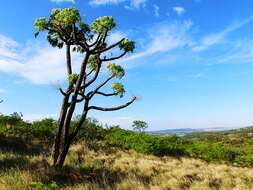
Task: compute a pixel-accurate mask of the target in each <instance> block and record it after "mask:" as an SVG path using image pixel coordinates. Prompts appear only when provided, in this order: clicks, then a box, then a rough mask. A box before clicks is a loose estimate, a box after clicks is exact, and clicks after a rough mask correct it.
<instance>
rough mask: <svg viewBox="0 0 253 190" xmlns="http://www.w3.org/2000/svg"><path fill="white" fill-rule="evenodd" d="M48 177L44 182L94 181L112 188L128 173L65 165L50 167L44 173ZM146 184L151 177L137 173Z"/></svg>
mask: <svg viewBox="0 0 253 190" xmlns="http://www.w3.org/2000/svg"><path fill="white" fill-rule="evenodd" d="M44 176H45V177H46V178H44V179H42V181H43V182H45V183H48V182H49V181H55V182H56V183H57V184H62V185H63V186H74V185H76V184H83V183H87V182H88V183H92V184H96V185H98V186H99V187H100V188H102V189H106V188H108V186H109V187H110V188H112V189H114V188H115V187H116V185H117V184H118V183H120V182H121V181H122V180H124V179H125V178H126V177H127V176H129V174H128V173H125V172H122V171H114V170H109V169H106V168H88V167H87V168H74V167H70V166H65V167H64V168H63V169H61V170H58V171H57V170H55V169H53V168H52V167H50V168H48V170H47V171H46V173H45V174H44ZM135 176H136V178H138V179H139V180H140V181H141V182H142V183H143V184H144V185H149V184H150V182H151V177H149V176H140V175H137V174H135Z"/></svg>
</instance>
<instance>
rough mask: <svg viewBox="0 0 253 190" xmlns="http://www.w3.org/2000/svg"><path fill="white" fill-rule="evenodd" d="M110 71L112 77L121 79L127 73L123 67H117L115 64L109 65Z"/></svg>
mask: <svg viewBox="0 0 253 190" xmlns="http://www.w3.org/2000/svg"><path fill="white" fill-rule="evenodd" d="M107 68H108V70H109V71H110V72H111V74H112V75H114V76H115V77H117V78H119V79H121V78H122V77H123V76H124V75H125V71H124V69H123V67H121V66H120V65H116V64H115V63H110V64H108V65H107Z"/></svg>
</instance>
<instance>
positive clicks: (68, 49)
mask: <svg viewBox="0 0 253 190" xmlns="http://www.w3.org/2000/svg"><path fill="white" fill-rule="evenodd" d="M66 59H67V71H68V74H69V75H71V74H72V67H71V53H70V45H69V44H67V45H66Z"/></svg>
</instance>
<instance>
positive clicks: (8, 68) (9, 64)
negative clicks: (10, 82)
mask: <svg viewBox="0 0 253 190" xmlns="http://www.w3.org/2000/svg"><path fill="white" fill-rule="evenodd" d="M0 44H1V45H0V46H1V47H4V48H2V49H3V50H4V51H1V52H8V51H10V52H11V53H10V54H9V55H8V56H6V55H5V54H1V53H0V72H6V73H13V74H16V75H18V76H20V77H22V78H24V79H26V80H28V81H30V82H32V83H35V84H50V83H56V82H59V81H62V80H63V79H65V78H66V68H65V64H64V63H65V51H64V49H61V50H59V49H56V48H52V47H49V45H41V44H40V45H38V44H35V45H34V44H31V43H27V44H26V45H25V46H24V47H20V48H18V49H17V48H16V47H17V46H21V45H18V43H17V42H15V41H14V40H10V38H8V37H5V36H2V37H1V42H0ZM13 49H15V53H13V52H12V50H13ZM17 58H18V59H17ZM80 61H81V60H80V57H78V56H76V55H75V56H74V57H73V63H74V64H73V66H74V69H76V67H77V66H78V63H80Z"/></svg>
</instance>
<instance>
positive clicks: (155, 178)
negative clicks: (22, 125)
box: [0, 145, 253, 190]
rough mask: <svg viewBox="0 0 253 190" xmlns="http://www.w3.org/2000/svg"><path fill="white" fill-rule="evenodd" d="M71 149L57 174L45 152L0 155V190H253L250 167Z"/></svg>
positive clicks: (78, 148)
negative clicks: (48, 186) (35, 186)
mask: <svg viewBox="0 0 253 190" xmlns="http://www.w3.org/2000/svg"><path fill="white" fill-rule="evenodd" d="M84 147H85V146H84V145H75V146H73V147H72V148H71V152H70V155H69V156H68V158H67V160H66V167H65V168H64V169H63V171H61V172H57V171H55V170H53V169H52V168H50V166H49V164H48V162H50V160H49V158H48V157H46V156H45V155H43V154H36V155H22V156H20V155H17V154H15V153H11V152H4V153H3V152H2V153H0V189H1V190H25V189H29V185H30V184H31V182H33V181H42V182H44V183H47V182H49V181H51V180H54V181H56V182H57V183H58V184H61V187H62V189H65V190H96V189H103V190H106V189H108V190H109V189H116V190H144V189H150V190H251V189H252V190H253V169H251V168H239V167H232V166H228V165H225V164H224V165H223V164H214V163H207V162H204V161H201V160H196V159H189V158H181V159H176V158H171V157H163V158H159V157H155V156H150V155H143V154H139V153H136V152H134V151H128V152H122V151H115V152H111V153H110V152H94V151H92V150H88V149H86V148H84Z"/></svg>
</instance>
